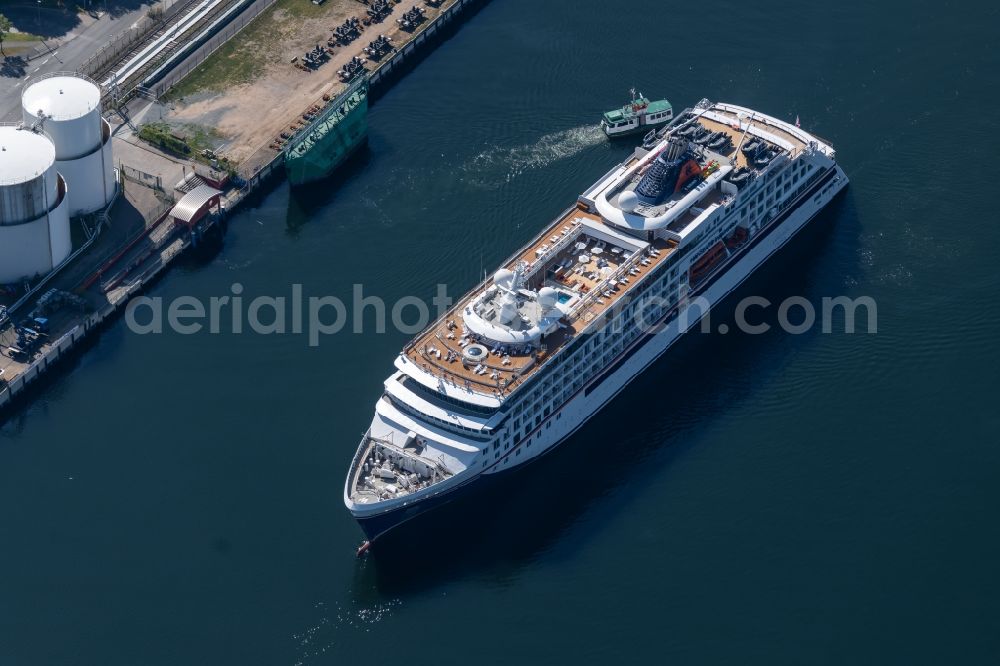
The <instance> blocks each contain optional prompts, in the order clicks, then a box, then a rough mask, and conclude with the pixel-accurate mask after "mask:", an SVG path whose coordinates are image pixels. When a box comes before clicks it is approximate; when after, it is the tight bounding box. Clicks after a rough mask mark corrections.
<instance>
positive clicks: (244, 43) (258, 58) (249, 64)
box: [166, 0, 329, 100]
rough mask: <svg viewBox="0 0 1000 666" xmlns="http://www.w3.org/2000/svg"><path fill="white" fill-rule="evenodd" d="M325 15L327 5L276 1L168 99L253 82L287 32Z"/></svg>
mask: <svg viewBox="0 0 1000 666" xmlns="http://www.w3.org/2000/svg"><path fill="white" fill-rule="evenodd" d="M327 14H329V10H328V8H327V7H323V6H316V5H314V4H312V3H311V2H310V1H309V0H278V1H277V2H275V3H274V4H273V5H272V6H271V7H269V8H268V9H267V11H265V12H264V13H263V14H261V15H260V16H258V17H257V18H256V19H254V20H253V22H252V23H250V25H248V26H247V27H245V28H244V29H243V30H242V31H240V33H239V34H237V35H236V36H235V37H233V38H232V39H230V40H229V41H228V42H226V43H225V44H224V45H223V46H222V47H220V48H219V50H218V51H216V52H215V53H213V54H212V55H211V57H209V58H208V59H207V60H206V61H205V62H203V63H202V64H201V65H199V66H198V67H196V68H195V69H194V70H193V71H192V72H191V73H190V74H188V75H187V76H186V77H185V78H184V80H183V81H181V82H180V83H179V84H177V85H176V86H174V88H173V89H172V90H171V91H170V92H169V93H168V94H167V95H166V97H167V99H172V100H177V99H181V98H183V97H186V96H188V95H193V94H195V93H199V92H222V91H223V90H226V89H227V88H231V87H233V86H238V85H242V84H244V83H251V82H253V81H254V80H255V79H257V77H259V76H260V75H261V74H262V73H263V72H264V70H265V68H266V67H267V65H268V64H269V63H271V62H275V61H277V60H278V59H279V57H280V55H281V52H280V46H281V42H282V39H283V38H284V33H285V32H286V31H288V30H293V29H295V28H296V27H298V26H299V25H300V24H301V23H302V22H303V21H308V20H310V19H318V18H321V17H323V16H326V15H327Z"/></svg>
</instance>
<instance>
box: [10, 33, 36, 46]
mask: <svg viewBox="0 0 1000 666" xmlns="http://www.w3.org/2000/svg"><path fill="white" fill-rule="evenodd" d="M41 39H42V38H41V37H39V36H38V35H32V34H31V33H30V32H8V33H7V34H5V35H4V36H3V43H4V44H6V43H8V42H38V41H41Z"/></svg>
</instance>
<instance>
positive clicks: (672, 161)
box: [635, 136, 689, 202]
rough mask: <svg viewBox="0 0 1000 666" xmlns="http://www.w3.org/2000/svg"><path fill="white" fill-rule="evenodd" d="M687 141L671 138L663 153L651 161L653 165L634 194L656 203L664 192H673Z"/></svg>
mask: <svg viewBox="0 0 1000 666" xmlns="http://www.w3.org/2000/svg"><path fill="white" fill-rule="evenodd" d="M688 143H689V142H688V140H687V139H684V138H681V137H677V136H675V137H671V139H670V142H669V143H667V146H666V148H664V149H663V152H661V153H660V154H659V156H658V157H657V158H656V159H655V160H654V161H653V165H652V166H651V167H650V168H649V171H647V172H646V175H644V176H643V177H642V180H641V181H639V185H638V187H636V188H635V191H636V194H638V195H639V196H641V197H644V198H646V199H649V200H650V201H653V202H657V201H659V200H660V198H661V197H663V194H664V193H665V192H673V191H674V186H675V185H676V184H677V175H678V173H679V172H680V166H681V163H682V161H683V159H684V155H685V154H686V153H687V148H688Z"/></svg>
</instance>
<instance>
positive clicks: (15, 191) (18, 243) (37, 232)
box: [0, 125, 72, 284]
mask: <svg viewBox="0 0 1000 666" xmlns="http://www.w3.org/2000/svg"><path fill="white" fill-rule="evenodd" d="M67 194H68V192H67V185H66V181H65V180H64V179H63V178H62V176H60V175H59V172H58V171H57V169H56V149H55V146H54V145H53V144H52V141H51V140H50V139H49V138H48V137H47V136H45V135H44V134H42V133H40V132H32V131H31V130H29V129H21V128H19V127H17V126H15V125H0V283H3V284H8V283H13V282H20V281H21V280H22V279H24V278H31V277H35V276H36V275H42V274H44V273H48V272H49V271H50V270H52V269H53V268H54V267H55V266H57V265H59V263H60V262H62V260H63V259H65V258H66V257H68V256H69V254H70V251H71V250H72V243H71V241H70V231H69V205H68V199H69V197H68V196H67Z"/></svg>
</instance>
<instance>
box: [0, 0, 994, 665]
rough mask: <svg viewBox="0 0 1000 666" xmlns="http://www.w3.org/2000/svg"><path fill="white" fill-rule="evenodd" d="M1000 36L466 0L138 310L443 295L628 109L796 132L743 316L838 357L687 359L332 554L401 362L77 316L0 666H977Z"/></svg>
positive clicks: (704, 351)
mask: <svg viewBox="0 0 1000 666" xmlns="http://www.w3.org/2000/svg"><path fill="white" fill-rule="evenodd" d="M997 19H998V12H997V10H996V9H995V8H994V7H992V6H991V7H989V8H985V7H984V8H979V9H977V8H976V7H974V6H973V5H972V4H969V3H965V4H955V3H950V4H949V3H940V2H938V3H903V2H892V3H890V4H885V3H864V4H862V3H821V4H816V3H792V2H775V3H760V2H757V3H746V2H717V3H714V4H711V5H705V4H703V3H702V4H699V3H656V2H642V3H638V4H633V5H621V4H617V5H615V4H608V3H606V2H593V1H591V0H579V1H577V2H572V3H570V2H545V3H542V2H531V1H529V0H495V1H494V2H492V3H489V4H488V5H486V6H485V8H484V9H482V11H480V12H479V13H478V14H477V15H475V16H474V17H473V18H472V19H471V20H469V21H468V23H467V24H466V25H464V26H463V27H462V29H461V30H460V31H459V32H458V34H457V35H456V36H455V37H454V38H453V39H451V40H450V41H448V42H447V43H446V44H444V45H443V46H442V47H441V48H440V49H438V50H437V51H436V52H435V53H434V54H433V55H431V56H430V57H429V58H428V59H427V60H426V61H425V62H423V63H422V64H421V65H420V66H419V67H418V68H417V69H416V70H415V71H414V72H412V73H411V74H410V75H408V76H407V77H406V78H405V79H404V80H402V81H401V82H400V83H399V84H398V85H397V86H395V87H394V89H393V90H392V91H391V92H390V93H389V94H388V95H387V96H385V97H384V98H383V99H382V100H381V101H380V102H379V103H378V104H377V105H376V106H375V107H374V108H373V109H372V113H371V126H372V136H371V141H370V150H369V152H368V153H367V154H366V155H364V156H362V158H361V160H360V162H359V163H358V164H356V165H355V167H354V168H353V169H352V170H349V171H348V172H346V173H345V174H344V175H343V176H341V178H340V181H341V182H338V183H337V184H336V185H335V186H331V187H324V188H317V189H316V190H315V191H312V192H308V193H304V194H298V193H296V194H294V195H293V194H291V193H290V192H289V190H288V188H287V187H286V186H284V185H281V186H278V187H277V188H276V189H275V190H274V191H273V192H271V193H270V194H269V195H267V196H266V197H264V198H262V200H261V201H260V203H259V205H258V206H257V207H256V208H253V209H249V210H246V211H245V212H242V213H240V214H239V215H237V216H236V217H235V218H234V219H233V220H232V222H231V226H230V229H229V232H228V235H227V237H226V238H225V242H224V245H223V247H222V248H221V249H220V250H219V252H218V254H217V255H216V256H215V257H214V258H212V259H211V260H209V261H194V260H192V261H188V262H187V263H185V264H184V265H183V266H182V267H181V268H178V269H176V270H173V271H171V272H170V273H169V275H168V276H167V277H166V278H165V279H163V280H161V281H160V282H159V283H157V285H156V286H155V287H154V288H153V289H152V290H151V293H150V295H153V296H160V297H163V298H164V299H171V298H174V297H177V296H182V295H194V296H198V297H201V298H208V297H211V296H220V295H226V294H228V293H230V288H231V285H232V284H233V283H234V282H239V283H241V284H242V285H243V287H244V294H245V295H247V296H255V295H261V294H267V295H275V296H280V295H287V294H288V293H289V290H290V288H291V285H292V284H293V283H300V284H302V285H303V290H304V292H305V293H306V295H322V294H333V295H337V296H340V297H342V298H344V299H348V298H349V296H350V294H351V289H352V285H353V284H354V283H361V284H363V285H364V289H365V293H370V294H376V295H379V296H381V297H383V298H385V299H386V300H389V301H392V300H394V299H397V298H399V297H401V296H404V295H416V296H420V297H422V298H430V297H431V296H432V295H433V294H434V285H436V284H437V283H445V284H447V285H449V287H450V288H451V290H452V292H453V293H456V294H457V293H461V292H463V291H464V290H465V289H467V288H469V287H470V286H471V285H472V284H473V283H474V282H475V281H476V280H477V278H478V276H480V275H481V271H482V270H483V268H484V267H485V268H487V269H491V268H492V267H494V266H496V265H497V263H498V262H499V261H501V260H502V259H503V258H504V257H506V256H508V255H509V254H510V253H511V252H512V251H513V250H514V249H515V248H516V247H518V246H519V245H520V244H521V243H522V242H524V241H526V240H527V239H528V238H530V237H531V236H532V235H533V234H534V233H535V232H536V230H537V229H538V227H539V225H541V224H543V223H545V222H546V221H548V220H549V219H550V218H551V217H552V216H553V215H555V214H556V213H558V212H559V211H561V210H562V209H563V208H565V207H566V206H567V205H568V204H569V203H571V202H572V201H573V200H574V199H575V197H576V196H577V194H578V193H579V192H580V191H581V190H582V189H583V188H584V187H586V186H587V185H589V184H590V183H591V182H592V181H593V180H594V179H595V178H596V177H598V176H599V175H600V174H602V173H604V171H605V170H606V169H607V168H608V167H609V166H611V165H612V164H614V163H615V162H617V161H618V160H619V159H620V158H621V157H623V156H624V155H625V154H626V153H627V152H628V151H629V150H630V147H629V146H627V145H608V144H607V143H606V142H604V141H603V140H602V137H601V136H600V135H599V134H598V133H597V132H596V131H595V130H593V129H592V126H593V124H594V122H595V121H596V119H597V118H598V116H599V115H600V113H601V112H603V111H605V110H607V109H610V108H612V107H614V106H615V105H617V104H620V103H621V102H622V101H623V98H624V97H625V95H627V91H628V89H629V88H630V87H631V86H636V87H638V88H639V89H640V90H642V91H643V92H645V93H646V94H647V95H649V96H652V97H659V96H666V97H668V98H669V99H670V100H671V101H672V102H673V103H674V104H675V106H677V107H683V106H687V105H691V104H694V103H695V102H697V101H698V100H699V99H701V98H702V97H708V98H710V99H712V100H721V101H730V102H735V103H740V104H744V105H746V106H750V107H753V108H758V109H760V110H762V111H765V112H768V113H771V114H773V115H776V116H779V117H782V118H787V119H793V118H794V117H795V116H796V115H798V116H799V117H800V118H801V121H802V124H803V126H804V127H806V128H808V129H811V130H814V131H815V132H816V133H817V134H819V135H820V136H822V137H824V138H827V139H829V140H830V141H832V142H833V143H834V144H835V145H836V147H837V150H838V159H839V161H840V163H841V164H842V165H843V166H844V168H845V170H846V171H847V173H848V175H849V177H850V179H851V186H850V188H849V190H848V191H847V193H846V194H845V195H844V196H843V197H842V198H840V199H839V200H838V201H837V202H836V204H835V205H834V206H832V207H831V209H830V210H829V212H828V213H827V214H825V215H823V216H821V217H820V218H819V219H818V220H817V221H816V224H815V225H814V226H813V228H811V229H810V230H809V231H808V232H807V233H806V234H805V235H804V236H803V237H802V238H800V239H799V240H797V241H796V242H795V243H794V244H793V245H791V246H789V247H788V248H787V250H786V251H785V252H783V253H782V255H781V256H780V257H778V258H776V259H774V260H773V261H772V263H771V264H770V265H769V266H768V267H766V269H764V270H763V271H762V272H761V273H760V274H759V275H758V276H756V277H755V278H754V280H752V281H751V282H750V283H748V284H747V285H746V287H745V289H744V290H743V292H742V293H743V294H744V295H748V294H757V295H763V296H765V297H767V298H769V299H770V300H772V301H773V302H777V301H779V300H780V299H781V298H784V297H786V296H792V295H800V296H804V297H806V298H807V299H809V300H810V301H812V302H817V303H818V302H819V300H820V299H821V298H823V297H824V296H838V295H847V296H850V297H852V298H853V297H858V296H871V297H872V298H874V299H875V301H876V302H877V304H878V332H877V333H876V334H874V335H869V334H862V333H858V334H854V335H846V334H844V333H842V332H841V333H839V334H838V333H833V334H823V333H821V332H819V331H810V332H809V333H806V334H803V335H798V336H793V335H787V334H784V333H781V332H779V331H773V332H771V333H768V334H766V335H761V336H745V335H733V334H730V335H727V336H722V335H717V334H716V335H696V336H692V337H690V338H688V339H685V340H684V341H683V342H682V343H681V344H679V345H678V346H677V347H675V349H674V350H673V351H672V352H671V354H670V355H669V357H668V358H666V359H665V360H664V361H662V362H660V363H658V364H657V365H656V366H654V368H653V369H651V370H650V371H649V372H647V373H646V374H645V375H644V376H643V377H642V378H641V379H639V380H637V381H636V382H635V383H634V385H633V386H632V387H631V388H630V389H629V390H627V391H626V392H625V393H623V394H622V395H621V397H620V398H619V399H617V400H616V401H615V402H614V403H613V404H612V405H611V406H609V407H608V408H607V409H606V410H605V411H604V412H603V413H602V414H601V415H600V416H599V417H597V418H596V419H594V420H593V421H591V422H590V424H588V426H587V427H586V428H584V429H583V430H582V431H581V432H580V433H579V434H578V435H576V436H574V438H573V439H572V440H570V441H569V442H568V443H567V444H566V445H564V447H562V448H561V449H560V450H559V451H558V452H557V453H556V454H553V455H552V456H550V457H547V458H546V459H545V460H543V461H541V462H540V463H538V464H537V465H534V466H532V467H531V468H529V469H528V470H526V471H525V472H524V473H523V474H520V475H519V476H517V477H516V478H515V479H514V480H512V482H510V483H508V484H506V485H502V486H501V487H499V488H497V489H494V490H492V491H491V492H489V493H486V494H484V495H483V496H482V497H479V498H477V502H475V503H473V504H471V505H469V506H464V507H457V508H452V509H450V510H448V511H446V512H445V513H443V514H442V519H441V521H439V523H438V524H437V525H436V526H434V527H433V528H428V529H427V531H426V532H423V533H421V534H418V535H416V536H414V537H413V539H412V541H411V542H410V543H409V544H408V545H407V547H406V548H405V549H403V548H399V549H395V550H393V551H392V552H383V553H378V554H377V555H378V556H377V557H374V558H369V559H366V560H364V561H357V560H356V559H355V557H354V548H355V547H356V546H357V545H358V544H359V543H360V541H361V533H360V531H359V530H358V529H357V527H356V526H355V525H354V523H353V522H352V520H351V518H350V516H349V515H348V514H347V512H346V511H345V510H344V508H343V506H342V503H341V490H342V482H343V475H344V473H345V470H346V467H347V465H348V463H349V461H350V458H351V456H352V454H353V451H354V448H355V446H356V444H357V441H358V437H359V435H360V434H361V432H363V430H364V429H365V428H366V426H367V425H368V422H369V419H370V415H371V411H372V407H373V404H374V401H375V400H376V398H377V397H378V395H379V393H380V390H381V382H382V381H383V379H384V378H385V376H386V375H387V374H388V373H389V372H390V370H391V367H392V366H391V364H392V360H393V358H394V356H395V354H396V353H397V352H398V350H399V349H400V348H401V346H402V345H403V344H404V343H405V342H406V340H407V338H408V336H407V335H405V334H402V333H395V332H389V333H386V334H381V335H379V334H374V333H369V334H365V335H355V334H352V333H347V332H345V333H341V334H339V335H336V336H330V337H329V338H327V339H324V340H323V341H322V344H321V345H320V346H318V347H315V348H310V347H309V346H308V345H307V344H306V343H307V341H306V339H305V337H304V336H302V335H291V334H288V335H273V336H260V335H250V334H244V335H232V334H219V335H211V334H208V333H202V334H197V335H191V336H183V335H177V334H166V335H147V336H137V335H135V334H133V333H131V332H129V331H128V330H127V329H126V327H125V325H124V323H122V322H121V321H119V322H117V323H116V324H114V325H112V326H111V327H110V328H109V329H108V330H107V331H106V332H105V333H104V334H103V335H102V336H101V337H100V339H99V341H98V342H96V344H94V345H93V346H92V347H91V348H90V349H89V350H88V351H87V352H86V353H85V354H83V355H82V356H81V357H80V358H79V359H78V361H77V362H76V363H75V365H74V366H73V367H72V368H71V370H72V372H67V373H65V374H64V375H63V376H62V377H61V378H60V379H58V380H56V381H53V382H51V383H50V384H49V385H48V386H47V388H46V389H45V390H44V391H43V392H42V393H41V395H39V396H38V398H37V400H36V401H35V402H34V403H33V405H32V406H30V407H28V408H26V409H25V410H23V412H22V413H21V414H20V415H18V416H16V417H14V418H12V419H10V420H8V421H7V423H6V424H5V425H4V426H3V428H2V432H0V663H3V664H18V665H19V664H102V665H108V664H157V665H159V664H163V665H172V664H240V665H249V664H268V665H270V664H345V663H376V664H382V663H417V664H442V663H448V664H450V663H495V664H510V663H517V662H527V663H571V662H572V663H581V664H600V663H606V662H608V661H612V660H615V661H620V660H622V659H627V660H630V661H632V660H644V661H648V662H651V663H661V662H668V663H673V664H706V663H755V664H758V663H759V664H775V663H782V664H802V663H810V664H817V663H829V664H842V663H854V664H860V663H872V664H881V663H887V662H888V663H909V664H917V663H919V664H941V663H954V662H959V661H960V662H963V663H993V662H995V661H996V660H997V658H998V656H1000V654H998V653H1000V608H998V606H1000V602H998V601H997V599H998V594H1000V574H998V567H997V562H998V561H1000V537H998V534H997V528H996V524H997V520H996V514H997V509H998V507H1000V483H998V481H1000V451H998V447H997V442H998V441H1000V437H998V429H1000V419H998V417H997V413H998V412H997V408H996V404H995V403H996V400H997V391H996V373H997V370H998V369H1000V352H998V348H997V346H996V340H997V336H998V333H1000V315H998V310H997V308H996V306H995V302H996V297H997V294H998V291H1000V278H998V274H997V270H996V261H995V258H996V256H997V254H996V248H997V247H998V246H1000V232H998V226H997V216H996V213H995V208H996V204H995V201H994V198H995V197H994V195H995V193H996V185H995V181H996V173H995V171H996V169H995V160H993V156H994V154H995V153H996V150H997V149H998V148H1000V146H998V141H997V139H996V136H997V133H996V130H995V128H994V127H993V125H994V124H995V123H994V118H995V108H996V107H997V104H998V102H1000V99H998V97H997V88H996V85H995V76H996V72H997V71H998V69H1000V62H998V60H1000V58H998V56H997V30H996V26H997V25H998V24H1000V22H998V20H997Z"/></svg>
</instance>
